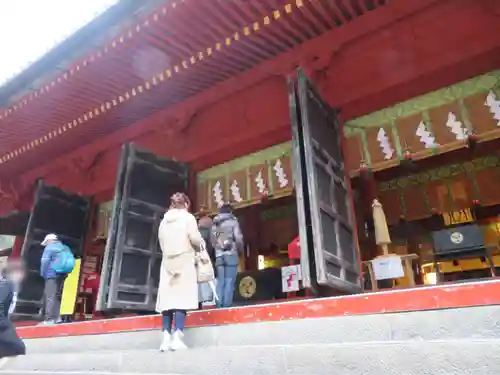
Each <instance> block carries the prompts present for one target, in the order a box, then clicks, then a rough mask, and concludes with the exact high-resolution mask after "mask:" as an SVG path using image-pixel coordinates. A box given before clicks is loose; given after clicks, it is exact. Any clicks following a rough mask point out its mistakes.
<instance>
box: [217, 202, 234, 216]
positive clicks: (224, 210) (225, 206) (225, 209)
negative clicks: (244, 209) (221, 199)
mask: <svg viewBox="0 0 500 375" xmlns="http://www.w3.org/2000/svg"><path fill="white" fill-rule="evenodd" d="M219 211H220V213H221V214H232V213H233V206H231V204H230V203H224V204H223V205H222V207H221V208H220V210H219Z"/></svg>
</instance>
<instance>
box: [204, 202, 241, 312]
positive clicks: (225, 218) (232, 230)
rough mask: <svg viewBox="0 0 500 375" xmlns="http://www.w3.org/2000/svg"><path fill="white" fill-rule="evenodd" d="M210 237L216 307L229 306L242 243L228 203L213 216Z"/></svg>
mask: <svg viewBox="0 0 500 375" xmlns="http://www.w3.org/2000/svg"><path fill="white" fill-rule="evenodd" d="M211 237H212V238H211V242H212V245H213V246H214V248H215V258H216V259H215V266H216V270H217V296H218V297H219V300H218V301H217V307H230V306H231V305H232V304H233V299H234V288H235V283H236V276H237V274H238V262H239V254H240V253H241V252H243V246H244V244H243V233H242V232H241V228H240V223H239V222H238V219H237V218H236V216H234V215H233V208H232V207H231V205H230V204H229V203H227V204H224V205H223V206H222V207H221V208H220V213H219V214H218V215H217V216H216V217H215V218H214V223H213V225H212V233H211Z"/></svg>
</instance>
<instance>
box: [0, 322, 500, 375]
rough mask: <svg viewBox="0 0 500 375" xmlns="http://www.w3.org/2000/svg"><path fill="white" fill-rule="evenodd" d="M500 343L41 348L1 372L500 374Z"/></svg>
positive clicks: (21, 374) (82, 374)
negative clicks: (61, 350)
mask: <svg viewBox="0 0 500 375" xmlns="http://www.w3.org/2000/svg"><path fill="white" fill-rule="evenodd" d="M464 322H465V319H464ZM293 338H294V337H293V336H292V339H293ZM299 341H300V340H299ZM499 345H500V339H489V340H488V339H483V340H434V341H422V340H414V341H396V340H393V341H382V342H375V341H373V342H350V343H331V344H310V345H304V344H301V345H258V346H246V345H238V346H226V347H212V348H198V349H189V350H186V351H179V352H169V353H160V352H159V351H158V350H114V351H88V352H80V353H38V354H30V355H28V356H25V357H18V358H14V359H10V360H9V361H8V362H7V363H5V364H4V365H3V367H2V368H1V369H0V375H14V374H16V375H28V374H38V375H42V374H65V375H71V374H78V375H85V374H89V375H90V374H93V375H105V374H122V375H125V374H130V375H131V374H137V375H138V374H150V375H152V374H177V375H184V374H185V375H214V374H217V375H236V374H237V375H267V374H269V375H325V374H335V375H469V374H474V375H492V374H500V360H499V355H498V348H499Z"/></svg>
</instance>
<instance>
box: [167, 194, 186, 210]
mask: <svg viewBox="0 0 500 375" xmlns="http://www.w3.org/2000/svg"><path fill="white" fill-rule="evenodd" d="M189 206H191V201H190V200H189V197H188V196H187V195H186V194H184V193H175V194H174V195H172V196H171V197H170V208H177V209H185V208H189Z"/></svg>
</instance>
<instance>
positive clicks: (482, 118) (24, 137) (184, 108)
mask: <svg viewBox="0 0 500 375" xmlns="http://www.w3.org/2000/svg"><path fill="white" fill-rule="evenodd" d="M120 3H122V5H121V6H122V8H123V2H120ZM207 3H208V2H207ZM215 3H216V4H217V5H216V6H214V5H210V6H209V5H208V4H206V3H205V2H203V1H194V0H178V1H156V2H154V5H153V6H149V7H142V6H139V5H137V3H136V6H135V8H133V9H129V10H128V11H127V12H126V11H123V9H122V11H119V9H120V5H117V6H115V7H111V8H110V9H109V10H108V11H107V12H105V13H104V14H103V15H102V16H100V17H99V18H97V19H96V20H94V21H92V22H91V23H90V24H88V25H87V26H85V27H84V28H83V29H81V30H80V31H79V32H77V33H76V34H75V35H74V36H72V37H70V38H69V39H68V40H66V41H65V42H63V43H62V44H60V45H59V46H57V47H56V48H55V49H54V50H53V51H50V52H49V53H48V54H47V55H46V56H44V57H43V58H42V59H41V60H40V61H39V62H37V63H35V64H33V65H32V66H30V67H29V68H27V69H26V70H25V71H23V72H21V73H19V75H18V76H16V77H14V78H13V79H12V80H11V81H9V82H7V83H5V84H4V85H3V86H2V87H0V216H1V218H0V246H1V247H2V249H1V253H2V254H1V255H3V256H4V257H22V258H23V259H24V260H25V261H26V264H27V266H28V268H29V276H28V278H27V280H26V281H25V284H24V285H23V288H22V291H21V294H20V296H19V298H18V303H17V307H16V312H15V317H16V319H17V321H18V322H19V325H32V324H33V323H34V322H36V321H37V320H39V319H40V310H41V307H42V295H43V280H42V278H41V277H40V275H39V266H40V257H41V254H42V251H43V248H42V247H41V245H40V242H41V240H42V239H43V238H44V236H45V235H46V234H47V233H56V234H58V235H59V236H60V238H61V239H62V240H63V241H64V242H65V243H67V244H68V245H69V246H70V247H71V249H72V250H73V252H74V254H75V255H76V257H77V259H79V262H78V271H77V272H76V273H75V274H74V275H73V277H72V278H71V281H67V283H66V284H67V285H65V293H67V298H68V300H67V301H70V302H68V303H67V304H66V305H67V306H66V307H64V308H65V309H67V311H68V313H67V315H71V316H72V319H73V320H75V321H79V320H95V319H103V318H105V317H107V318H113V317H117V316H120V317H123V316H131V317H129V318H127V319H120V320H114V319H109V322H108V323H106V324H108V326H109V327H111V326H113V327H114V328H113V329H115V330H120V329H124V330H126V329H129V328H130V327H133V329H139V328H151V327H153V326H157V325H158V324H159V318H158V317H157V316H155V315H151V314H152V312H153V311H154V306H155V303H156V295H157V289H158V277H159V267H160V263H161V252H160V250H159V246H158V243H157V240H156V235H157V230H158V225H159V222H160V220H161V218H162V217H163V214H164V212H165V211H166V209H167V207H168V205H169V198H170V196H171V195H172V194H173V193H175V192H177V191H183V192H186V193H187V194H188V195H189V196H190V198H191V200H192V203H193V204H192V207H191V210H192V212H193V213H195V214H196V215H197V216H203V215H215V214H216V213H217V212H218V209H219V207H220V206H221V205H222V204H223V203H225V202H230V203H231V204H232V205H233V207H234V208H235V215H236V216H237V217H238V218H239V220H240V223H241V225H242V229H243V234H244V238H245V251H244V253H242V254H241V259H240V264H239V274H238V278H237V285H236V292H235V306H234V307H233V308H230V309H220V310H211V306H210V305H207V306H204V307H205V309H206V310H201V311H199V312H196V313H193V314H190V316H189V318H188V324H189V325H204V324H218V323H221V324H222V323H224V324H228V323H231V322H242V321H249V320H251V319H252V318H249V316H251V315H252V314H249V313H248V311H249V310H248V309H250V310H251V311H253V315H252V316H254V318H253V319H267V320H272V319H278V320H279V319H288V318H294V317H307V316H313V315H314V316H319V315H321V314H323V315H325V314H326V315H346V314H364V313H373V312H384V311H410V310H429V309H440V308H450V307H463V306H481V305H488V304H498V303H500V283H499V282H498V280H496V277H497V274H498V273H499V272H500V216H499V215H500V189H498V187H497V182H500V154H499V153H498V148H499V142H500V141H499V138H500V127H499V126H500V23H499V22H498V15H499V12H500V3H499V2H497V1H489V0H455V1H438V0H397V1H396V0H335V1H333V0H319V1H313V0H288V1H278V0H269V1H259V0H250V1H245V2H236V1H234V2H232V1H217V2H215ZM193 25H196V27H193ZM319 297H322V299H321V300H316V299H317V298H319ZM314 300H316V301H317V303H319V304H322V306H323V308H322V309H319V310H318V309H316V310H314V309H306V308H303V307H304V306H307V304H308V303H311V301H314ZM282 302H287V303H286V304H282ZM63 305H64V303H63ZM280 306H281V307H280ZM301 306H302V307H301ZM242 308H243V309H242ZM318 314H319V315H318ZM137 315H148V316H147V317H143V316H142V317H137ZM149 315H151V316H149ZM70 326H72V327H73V328H71V327H70ZM61 327H62V326H61ZM61 327H56V328H54V327H31V328H30V327H25V328H21V329H20V332H21V335H23V336H24V337H41V336H43V335H51V334H62V333H61V332H63V331H64V332H65V334H78V332H79V331H78V330H79V329H83V328H79V327H80V326H79V325H78V323H74V324H73V325H65V327H66V328H64V327H62V328H61ZM89 327H91V326H88V325H87V326H86V328H85V329H86V330H87V331H86V332H88V330H89V329H90V330H91V331H92V330H93V329H95V330H96V332H98V331H99V329H103V328H102V327H103V326H99V327H100V328H99V327H98V326H97V325H96V326H95V327H94V326H92V327H93V328H89ZM127 327H128V328H127ZM56 329H57V330H62V331H57V332H59V333H56V331H55V330H56ZM130 329H132V328H130ZM42 331H43V332H42Z"/></svg>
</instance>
